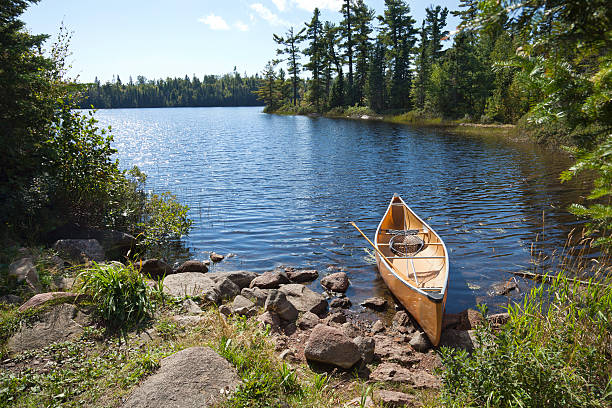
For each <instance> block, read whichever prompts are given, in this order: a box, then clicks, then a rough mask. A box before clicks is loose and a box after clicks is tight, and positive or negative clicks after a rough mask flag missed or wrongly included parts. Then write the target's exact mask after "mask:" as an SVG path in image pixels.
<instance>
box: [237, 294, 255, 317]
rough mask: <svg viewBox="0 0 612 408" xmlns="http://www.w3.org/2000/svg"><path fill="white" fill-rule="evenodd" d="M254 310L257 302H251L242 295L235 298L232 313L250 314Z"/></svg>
mask: <svg viewBox="0 0 612 408" xmlns="http://www.w3.org/2000/svg"><path fill="white" fill-rule="evenodd" d="M254 312H256V311H255V303H253V302H251V301H250V300H249V299H247V298H245V297H244V296H242V295H238V296H236V297H235V298H234V301H233V302H232V313H234V314H237V315H239V316H250V315H251V314H253V313H254Z"/></svg>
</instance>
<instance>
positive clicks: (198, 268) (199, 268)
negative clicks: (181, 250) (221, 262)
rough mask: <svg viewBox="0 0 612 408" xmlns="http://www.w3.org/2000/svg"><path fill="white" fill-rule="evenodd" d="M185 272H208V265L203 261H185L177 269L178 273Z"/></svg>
mask: <svg viewBox="0 0 612 408" xmlns="http://www.w3.org/2000/svg"><path fill="white" fill-rule="evenodd" d="M183 272H201V273H206V272H208V265H207V264H206V263H205V262H202V261H196V260H189V261H185V262H183V263H182V264H181V266H179V267H178V268H177V269H176V273H183Z"/></svg>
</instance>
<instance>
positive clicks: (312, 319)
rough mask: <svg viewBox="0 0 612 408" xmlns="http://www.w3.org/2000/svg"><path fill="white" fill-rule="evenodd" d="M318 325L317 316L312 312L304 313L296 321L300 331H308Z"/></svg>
mask: <svg viewBox="0 0 612 408" xmlns="http://www.w3.org/2000/svg"><path fill="white" fill-rule="evenodd" d="M317 324H319V316H317V315H316V314H314V313H312V312H306V313H304V314H303V315H302V316H301V317H300V318H299V319H298V321H297V326H298V327H299V328H300V329H302V330H309V329H312V328H314V327H315V326H316V325H317Z"/></svg>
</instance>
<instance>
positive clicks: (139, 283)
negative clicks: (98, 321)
mask: <svg viewBox="0 0 612 408" xmlns="http://www.w3.org/2000/svg"><path fill="white" fill-rule="evenodd" d="M80 277H81V278H82V280H83V286H82V287H81V291H82V292H83V293H84V294H87V295H90V296H91V298H92V302H93V304H94V307H95V308H96V312H97V313H98V314H99V315H100V317H101V318H102V319H103V320H104V321H105V322H106V324H107V325H108V327H109V328H110V329H111V330H118V331H122V332H123V333H125V332H126V331H127V330H128V329H130V328H132V327H135V326H137V325H139V324H140V323H142V322H144V321H145V320H147V319H149V318H150V317H151V315H152V313H153V311H154V303H153V296H154V295H155V294H154V293H153V289H152V288H150V287H149V285H147V282H146V281H145V279H144V277H143V276H142V275H141V274H140V272H139V271H138V270H136V269H135V268H134V267H133V266H131V265H130V266H124V265H122V264H120V263H118V262H113V263H111V264H96V263H94V264H93V266H92V267H91V268H89V269H87V270H85V271H84V272H82V273H81V275H80Z"/></svg>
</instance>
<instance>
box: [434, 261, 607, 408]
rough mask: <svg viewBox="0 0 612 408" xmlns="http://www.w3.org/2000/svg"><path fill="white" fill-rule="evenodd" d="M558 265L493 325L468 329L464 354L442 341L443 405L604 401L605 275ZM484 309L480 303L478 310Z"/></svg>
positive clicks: (598, 404) (595, 404) (586, 404)
mask: <svg viewBox="0 0 612 408" xmlns="http://www.w3.org/2000/svg"><path fill="white" fill-rule="evenodd" d="M609 272H610V271H609V270H608V271H607V273H606V267H601V268H600V270H599V272H598V273H596V274H595V275H591V278H589V279H584V280H577V279H573V278H571V277H568V276H567V274H566V273H565V272H563V271H562V272H560V273H559V274H558V275H557V276H555V277H554V278H552V279H545V281H546V282H548V283H542V284H540V285H539V286H537V287H534V288H533V289H532V290H531V291H530V293H529V294H527V295H526V296H525V299H524V300H523V302H521V303H517V304H514V305H511V306H509V307H508V313H509V315H510V319H509V321H508V323H507V324H506V325H504V326H503V327H502V328H501V329H500V330H499V331H496V330H494V329H493V328H492V327H491V326H490V325H489V324H487V323H485V324H484V325H483V326H481V327H480V328H478V329H477V330H476V338H477V343H478V345H479V347H477V348H476V350H475V351H474V352H473V353H472V354H471V355H469V354H468V353H466V352H464V351H455V350H453V349H446V348H443V349H442V351H441V356H442V361H443V364H444V366H445V369H444V372H443V389H442V393H441V397H442V400H443V401H442V402H443V404H444V405H445V406H451V407H464V406H467V407H485V406H486V407H609V406H611V405H612V380H611V374H612V358H611V353H612V286H611V284H612V278H611V276H610V274H609ZM483 312H484V310H483Z"/></svg>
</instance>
